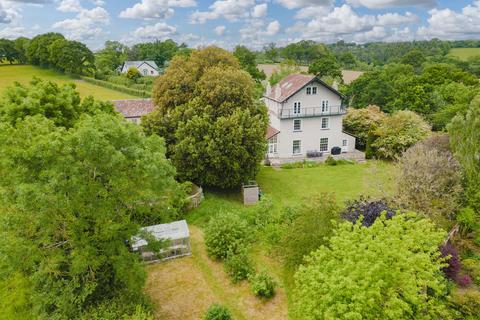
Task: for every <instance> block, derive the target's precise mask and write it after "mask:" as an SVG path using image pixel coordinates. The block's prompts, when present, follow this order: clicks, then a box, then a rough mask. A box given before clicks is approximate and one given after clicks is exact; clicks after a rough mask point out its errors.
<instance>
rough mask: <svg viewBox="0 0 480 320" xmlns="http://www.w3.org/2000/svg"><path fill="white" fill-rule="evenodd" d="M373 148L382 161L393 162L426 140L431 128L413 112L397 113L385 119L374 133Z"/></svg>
mask: <svg viewBox="0 0 480 320" xmlns="http://www.w3.org/2000/svg"><path fill="white" fill-rule="evenodd" d="M373 133H374V135H375V138H374V140H375V141H373V142H372V143H371V146H370V147H372V148H373V150H374V151H375V155H376V156H377V157H378V158H381V159H390V160H393V159H395V158H396V157H398V156H400V155H401V154H402V153H403V152H404V151H405V150H407V149H408V148H409V147H411V146H413V145H414V144H415V143H417V142H418V141H420V140H423V139H425V138H426V137H427V136H428V135H429V134H430V133H431V128H430V126H429V125H428V123H427V122H425V120H424V119H423V118H422V117H421V116H420V115H418V114H416V113H415V112H413V111H409V110H403V111H397V112H395V113H394V114H393V115H391V116H389V117H387V118H385V119H384V120H383V121H382V122H381V123H380V125H379V126H378V127H377V128H376V129H375V131H374V132H373Z"/></svg>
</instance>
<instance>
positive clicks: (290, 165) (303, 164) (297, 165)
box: [280, 160, 320, 169]
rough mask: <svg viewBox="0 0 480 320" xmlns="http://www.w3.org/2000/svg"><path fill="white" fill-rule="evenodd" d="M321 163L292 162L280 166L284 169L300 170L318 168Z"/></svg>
mask: <svg viewBox="0 0 480 320" xmlns="http://www.w3.org/2000/svg"><path fill="white" fill-rule="evenodd" d="M319 165H320V163H318V162H315V161H307V160H303V161H299V162H292V163H284V164H282V165H280V168H282V169H299V168H315V167H318V166H319Z"/></svg>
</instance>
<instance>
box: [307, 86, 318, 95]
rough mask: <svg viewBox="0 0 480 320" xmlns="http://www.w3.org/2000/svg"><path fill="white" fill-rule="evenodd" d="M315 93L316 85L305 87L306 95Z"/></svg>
mask: <svg viewBox="0 0 480 320" xmlns="http://www.w3.org/2000/svg"><path fill="white" fill-rule="evenodd" d="M312 94H317V87H307V95H312Z"/></svg>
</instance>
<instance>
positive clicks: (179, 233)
mask: <svg viewBox="0 0 480 320" xmlns="http://www.w3.org/2000/svg"><path fill="white" fill-rule="evenodd" d="M141 230H142V231H146V232H149V233H150V234H151V235H152V236H154V237H155V239H157V240H167V239H168V240H179V239H185V238H188V237H189V236H190V231H189V230H188V225H187V221H185V220H180V221H175V222H171V223H164V224H157V225H154V226H148V227H143V228H141ZM147 244H148V243H147V241H146V240H144V239H142V238H141V237H138V236H135V237H133V238H132V249H133V250H134V251H135V250H138V249H139V248H140V247H143V246H146V245H147Z"/></svg>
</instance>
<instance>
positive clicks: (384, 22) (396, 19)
mask: <svg viewBox="0 0 480 320" xmlns="http://www.w3.org/2000/svg"><path fill="white" fill-rule="evenodd" d="M377 20H378V21H377V24H378V25H381V26H393V25H400V24H409V23H417V22H419V21H420V18H419V17H418V16H417V15H415V14H413V13H411V12H408V11H407V12H406V13H405V15H401V14H398V13H386V14H382V15H379V16H377Z"/></svg>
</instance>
